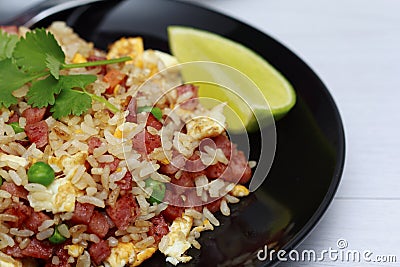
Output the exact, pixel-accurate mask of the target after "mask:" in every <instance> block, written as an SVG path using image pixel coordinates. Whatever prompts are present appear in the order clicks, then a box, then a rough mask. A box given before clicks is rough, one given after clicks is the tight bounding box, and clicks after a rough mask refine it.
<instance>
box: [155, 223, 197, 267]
mask: <svg viewBox="0 0 400 267" xmlns="http://www.w3.org/2000/svg"><path fill="white" fill-rule="evenodd" d="M192 225H193V219H192V218H191V217H189V216H187V215H183V216H182V217H181V218H176V219H175V221H174V222H173V223H172V225H171V227H170V232H169V233H168V234H167V235H165V236H164V237H163V238H162V239H161V244H160V246H159V249H160V251H161V252H162V253H163V254H164V255H166V256H167V259H166V261H167V262H170V263H172V264H174V265H177V264H178V263H179V262H188V261H190V260H191V259H192V257H190V256H184V253H185V252H186V250H188V249H189V248H190V247H191V244H190V242H189V241H187V237H188V236H189V233H190V229H191V228H192ZM164 245H165V246H164Z"/></svg>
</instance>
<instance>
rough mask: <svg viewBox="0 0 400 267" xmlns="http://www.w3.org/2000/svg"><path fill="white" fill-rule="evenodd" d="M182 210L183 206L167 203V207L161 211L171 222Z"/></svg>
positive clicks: (180, 214) (179, 215)
mask: <svg viewBox="0 0 400 267" xmlns="http://www.w3.org/2000/svg"><path fill="white" fill-rule="evenodd" d="M183 211H184V208H183V207H177V206H172V205H168V207H167V208H166V209H165V210H163V211H162V212H161V214H162V215H163V216H164V217H165V219H166V220H167V221H168V222H170V223H172V222H173V221H174V220H175V219H176V218H178V217H181V216H182V213H183Z"/></svg>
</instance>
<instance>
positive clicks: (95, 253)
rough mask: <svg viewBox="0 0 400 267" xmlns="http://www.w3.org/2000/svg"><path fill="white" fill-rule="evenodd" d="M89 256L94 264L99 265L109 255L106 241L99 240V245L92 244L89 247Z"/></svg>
mask: <svg viewBox="0 0 400 267" xmlns="http://www.w3.org/2000/svg"><path fill="white" fill-rule="evenodd" d="M89 254H90V258H91V260H92V261H93V262H94V263H95V264H97V265H100V264H101V263H102V262H103V261H104V260H105V259H107V258H108V256H110V254H111V249H110V246H109V245H108V241H106V240H101V241H100V242H99V243H92V244H91V245H90V247H89Z"/></svg>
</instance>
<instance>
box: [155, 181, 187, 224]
mask: <svg viewBox="0 0 400 267" xmlns="http://www.w3.org/2000/svg"><path fill="white" fill-rule="evenodd" d="M163 201H164V202H166V203H168V207H167V208H166V209H165V210H163V211H162V212H161V214H162V216H163V217H164V218H165V220H167V221H168V222H170V223H171V222H173V221H174V220H175V219H176V218H178V217H181V216H182V213H183V211H184V208H183V207H182V206H183V200H182V198H181V197H180V196H179V195H178V194H176V193H175V190H174V189H173V188H171V186H170V184H167V189H166V191H165V196H164V199H163Z"/></svg>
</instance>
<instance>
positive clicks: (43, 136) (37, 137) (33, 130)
mask: <svg viewBox="0 0 400 267" xmlns="http://www.w3.org/2000/svg"><path fill="white" fill-rule="evenodd" d="M25 133H26V135H27V136H28V139H29V141H30V142H31V143H35V144H36V147H37V148H42V147H44V146H45V145H47V143H48V136H49V127H48V126H47V123H46V122H45V121H39V122H36V123H33V124H27V125H26V126H25Z"/></svg>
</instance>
